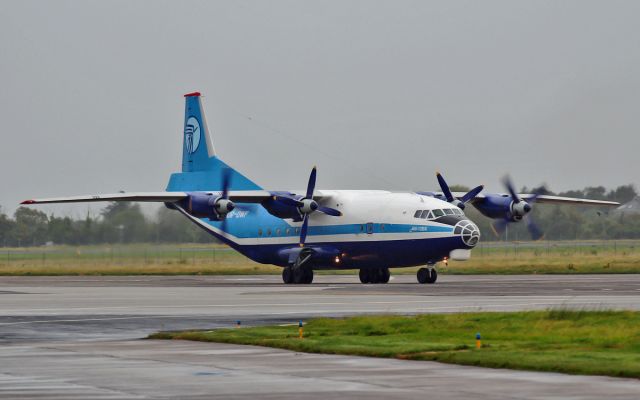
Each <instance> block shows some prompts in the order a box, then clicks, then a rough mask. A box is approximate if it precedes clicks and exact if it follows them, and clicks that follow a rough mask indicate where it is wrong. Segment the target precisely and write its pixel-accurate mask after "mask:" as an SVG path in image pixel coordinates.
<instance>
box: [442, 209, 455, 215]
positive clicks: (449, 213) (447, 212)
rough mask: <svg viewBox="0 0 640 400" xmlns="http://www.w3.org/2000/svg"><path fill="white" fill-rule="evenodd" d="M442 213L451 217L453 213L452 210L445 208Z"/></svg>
mask: <svg viewBox="0 0 640 400" xmlns="http://www.w3.org/2000/svg"><path fill="white" fill-rule="evenodd" d="M444 213H445V214H446V215H453V214H454V212H453V210H452V209H451V208H445V209H444Z"/></svg>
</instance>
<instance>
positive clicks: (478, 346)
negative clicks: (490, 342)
mask: <svg viewBox="0 0 640 400" xmlns="http://www.w3.org/2000/svg"><path fill="white" fill-rule="evenodd" d="M480 347H482V340H481V337H480V332H478V333H476V349H479V348H480Z"/></svg>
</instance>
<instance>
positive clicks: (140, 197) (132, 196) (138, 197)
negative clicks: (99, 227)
mask: <svg viewBox="0 0 640 400" xmlns="http://www.w3.org/2000/svg"><path fill="white" fill-rule="evenodd" d="M187 196H188V194H187V193H185V192H131V193H107V194H93V195H86V196H69V197H50V198H45V199H32V200H25V201H23V202H22V203H20V204H50V203H84V202H96V201H146V202H161V203H162V202H174V201H178V200H182V199H184V198H186V197H187Z"/></svg>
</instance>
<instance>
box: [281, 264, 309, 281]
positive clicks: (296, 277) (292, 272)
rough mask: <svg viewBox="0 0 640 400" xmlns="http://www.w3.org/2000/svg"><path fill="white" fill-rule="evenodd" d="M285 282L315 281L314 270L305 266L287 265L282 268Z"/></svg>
mask: <svg viewBox="0 0 640 400" xmlns="http://www.w3.org/2000/svg"><path fill="white" fill-rule="evenodd" d="M282 281H283V282H284V283H298V284H301V283H302V284H309V283H311V282H313V270H312V269H311V268H305V267H298V268H295V267H285V268H284V269H283V270H282Z"/></svg>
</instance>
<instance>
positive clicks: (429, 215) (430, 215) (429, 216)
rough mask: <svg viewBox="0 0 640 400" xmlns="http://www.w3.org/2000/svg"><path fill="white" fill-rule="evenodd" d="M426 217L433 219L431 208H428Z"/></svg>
mask: <svg viewBox="0 0 640 400" xmlns="http://www.w3.org/2000/svg"><path fill="white" fill-rule="evenodd" d="M427 218H429V219H433V218H434V217H433V212H432V211H431V210H429V214H428V215H427Z"/></svg>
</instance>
